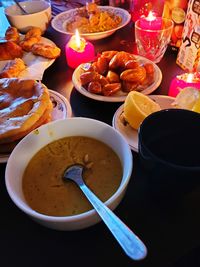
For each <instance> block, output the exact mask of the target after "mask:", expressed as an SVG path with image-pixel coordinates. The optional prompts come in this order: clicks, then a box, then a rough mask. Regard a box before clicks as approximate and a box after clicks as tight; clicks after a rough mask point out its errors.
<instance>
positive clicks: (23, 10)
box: [14, 0, 29, 15]
mask: <svg viewBox="0 0 200 267" xmlns="http://www.w3.org/2000/svg"><path fill="white" fill-rule="evenodd" d="M14 2H15V3H16V4H17V6H18V7H19V8H20V9H21V11H22V12H23V14H25V15H28V14H29V13H28V12H27V11H26V10H25V9H24V8H23V7H22V6H21V5H20V3H19V2H18V1H17V0H14Z"/></svg>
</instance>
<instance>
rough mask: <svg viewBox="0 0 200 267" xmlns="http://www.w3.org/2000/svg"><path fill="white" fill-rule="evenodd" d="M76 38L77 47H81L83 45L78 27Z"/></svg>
mask: <svg viewBox="0 0 200 267" xmlns="http://www.w3.org/2000/svg"><path fill="white" fill-rule="evenodd" d="M75 39H76V45H77V48H78V49H80V47H81V39H80V35H79V32H78V30H77V29H76V31H75Z"/></svg>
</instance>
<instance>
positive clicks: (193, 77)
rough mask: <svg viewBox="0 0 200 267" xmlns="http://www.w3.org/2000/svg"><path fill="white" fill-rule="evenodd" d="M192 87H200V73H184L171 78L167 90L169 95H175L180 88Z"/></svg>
mask: <svg viewBox="0 0 200 267" xmlns="http://www.w3.org/2000/svg"><path fill="white" fill-rule="evenodd" d="M185 87H194V88H197V89H200V73H199V72H196V73H184V74H181V75H177V76H176V77H174V78H173V80H172V81H171V84H170V88H169V91H168V95H169V96H173V97H176V96H177V94H178V93H179V92H180V91H181V89H183V88H185Z"/></svg>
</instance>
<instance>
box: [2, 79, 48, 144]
mask: <svg viewBox="0 0 200 267" xmlns="http://www.w3.org/2000/svg"><path fill="white" fill-rule="evenodd" d="M52 108H53V107H52V103H51V100H50V97H49V92H48V89H47V88H46V86H45V85H44V84H42V83H40V82H36V81H35V80H24V79H18V78H10V79H9V78H4V79H0V144H5V143H9V142H13V141H16V140H18V139H19V138H22V137H23V136H25V135H26V134H27V133H29V132H30V131H32V130H33V129H35V128H37V127H38V126H39V125H41V124H43V122H45V121H46V120H47V119H48V118H49V116H50V114H51V111H52Z"/></svg>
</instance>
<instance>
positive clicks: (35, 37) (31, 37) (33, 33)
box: [19, 27, 42, 52]
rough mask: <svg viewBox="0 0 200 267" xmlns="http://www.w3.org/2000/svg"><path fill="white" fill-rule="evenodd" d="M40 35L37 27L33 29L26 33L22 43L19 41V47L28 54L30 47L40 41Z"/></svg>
mask: <svg viewBox="0 0 200 267" xmlns="http://www.w3.org/2000/svg"><path fill="white" fill-rule="evenodd" d="M41 35H42V31H41V29H40V28H38V27H33V28H32V29H30V30H29V31H28V32H27V33H26V35H25V37H24V39H23V41H21V42H20V43H19V45H20V46H21V47H22V49H23V50H25V51H27V52H30V51H31V47H32V46H33V45H34V44H36V43H38V42H39V41H40V40H41Z"/></svg>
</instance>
